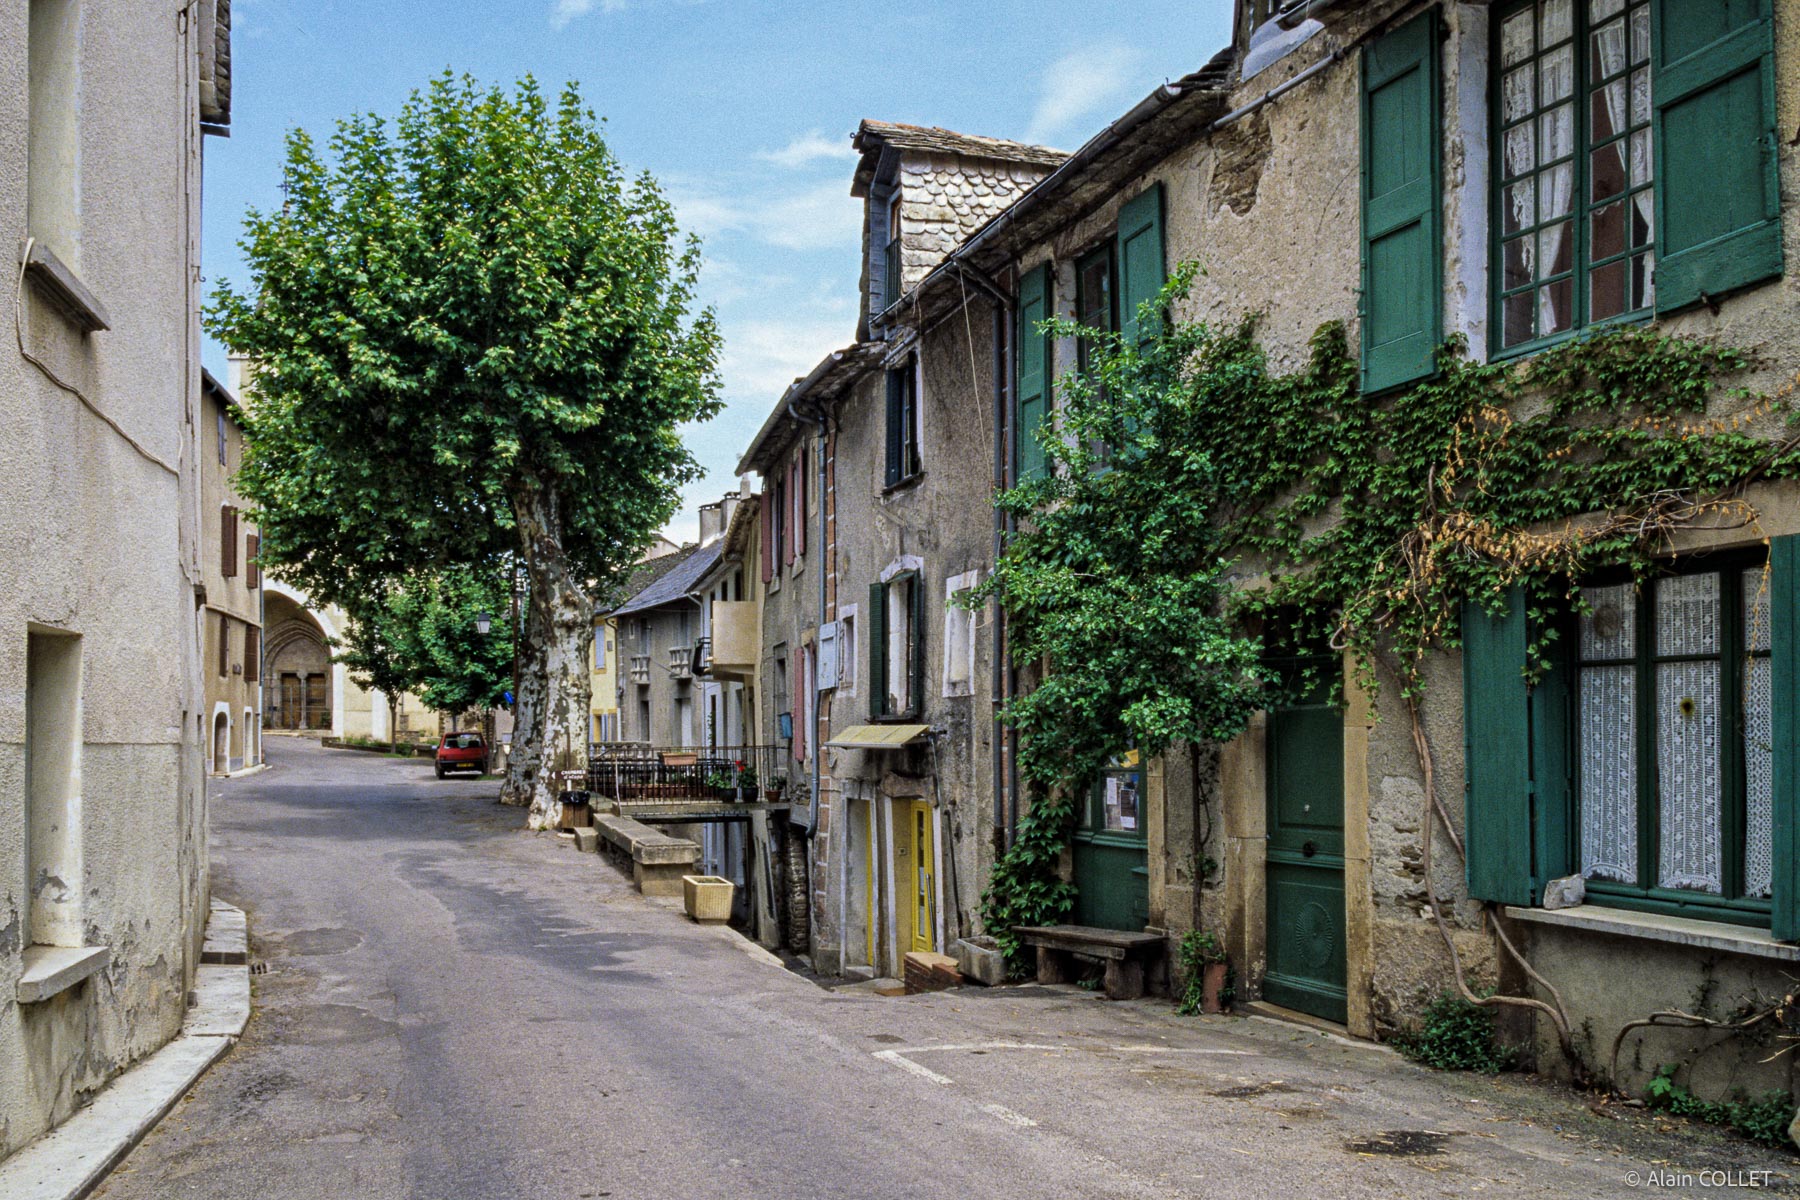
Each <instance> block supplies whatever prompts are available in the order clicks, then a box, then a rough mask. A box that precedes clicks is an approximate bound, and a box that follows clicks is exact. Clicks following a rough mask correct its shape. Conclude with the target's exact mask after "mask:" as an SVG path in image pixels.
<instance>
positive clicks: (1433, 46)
mask: <svg viewBox="0 0 1800 1200" xmlns="http://www.w3.org/2000/svg"><path fill="white" fill-rule="evenodd" d="M1438 95H1439V86H1438V10H1437V9H1435V8H1433V9H1432V10H1431V11H1430V12H1428V13H1426V14H1424V15H1423V16H1421V17H1419V18H1418V19H1417V20H1414V21H1411V22H1409V23H1408V24H1406V25H1403V26H1401V27H1400V28H1399V29H1397V30H1395V31H1394V32H1393V33H1390V34H1388V35H1387V36H1386V37H1384V38H1382V39H1381V40H1380V41H1378V42H1375V43H1374V44H1372V45H1371V46H1369V47H1368V49H1366V50H1365V51H1363V92H1362V222H1363V229H1362V290H1363V295H1362V353H1363V377H1362V385H1363V391H1365V392H1378V391H1381V390H1383V389H1385V388H1390V387H1395V386H1397V385H1399V384H1403V383H1410V382H1411V381H1413V380H1415V379H1421V378H1424V377H1425V376H1427V375H1429V374H1431V372H1432V371H1433V369H1434V364H1435V355H1436V353H1437V348H1438V344H1439V343H1440V342H1442V341H1443V312H1442V304H1443V286H1442V283H1441V282H1440V281H1441V279H1442V276H1443V261H1442V260H1443V233H1442V224H1443V217H1442V214H1441V211H1440V206H1441V204H1442V199H1443V192H1444V187H1443V167H1442V155H1441V142H1442V137H1441V134H1440V121H1439V102H1438Z"/></svg>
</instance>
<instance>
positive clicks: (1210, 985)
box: [1200, 962, 1228, 1013]
mask: <svg viewBox="0 0 1800 1200" xmlns="http://www.w3.org/2000/svg"><path fill="white" fill-rule="evenodd" d="M1227 970H1228V966H1227V964H1225V963H1222V962H1221V963H1207V964H1206V965H1205V966H1204V967H1202V968H1200V1011H1201V1012H1203V1013H1222V1012H1224V1011H1225V1008H1224V1006H1223V1005H1222V1004H1220V1002H1219V994H1220V993H1221V992H1223V991H1224V990H1225V973H1226V971H1227Z"/></svg>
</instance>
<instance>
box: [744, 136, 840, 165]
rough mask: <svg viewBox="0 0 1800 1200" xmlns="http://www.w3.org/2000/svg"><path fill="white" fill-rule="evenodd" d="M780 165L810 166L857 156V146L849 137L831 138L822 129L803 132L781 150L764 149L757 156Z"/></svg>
mask: <svg viewBox="0 0 1800 1200" xmlns="http://www.w3.org/2000/svg"><path fill="white" fill-rule="evenodd" d="M756 157H758V158H760V159H762V160H763V161H764V162H771V163H774V164H775V165H776V166H778V167H809V166H811V165H812V164H814V163H816V162H834V161H838V160H841V159H851V158H855V157H856V149H855V147H853V146H851V145H850V139H849V138H847V137H840V138H829V137H826V136H825V134H824V133H823V132H821V131H820V130H817V129H814V130H811V131H810V132H807V133H803V134H801V135H800V136H799V137H797V138H795V139H794V140H793V141H791V142H789V143H788V144H787V145H785V146H783V147H782V148H781V149H779V150H763V151H760V152H759V153H758V154H757V156H756Z"/></svg>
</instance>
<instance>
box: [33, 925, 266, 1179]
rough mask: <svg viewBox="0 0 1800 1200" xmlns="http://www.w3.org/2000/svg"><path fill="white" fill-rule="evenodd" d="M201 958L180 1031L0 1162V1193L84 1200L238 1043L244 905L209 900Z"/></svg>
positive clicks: (245, 978)
mask: <svg viewBox="0 0 1800 1200" xmlns="http://www.w3.org/2000/svg"><path fill="white" fill-rule="evenodd" d="M214 955H217V956H219V958H214ZM220 959H222V960H223V961H220ZM201 961H202V965H201V966H200V968H199V969H198V970H197V971H196V973H195V978H194V992H193V995H192V1000H193V1003H191V1004H190V1005H189V1006H188V1011H187V1016H186V1018H185V1019H184V1020H183V1021H182V1025H181V1032H180V1033H178V1034H176V1035H175V1038H174V1040H173V1041H171V1042H169V1044H168V1045H166V1046H164V1047H163V1048H162V1049H160V1050H158V1051H156V1053H154V1054H152V1055H150V1056H149V1057H148V1058H145V1059H142V1060H141V1061H139V1062H137V1063H136V1064H134V1065H133V1066H131V1067H130V1068H128V1069H127V1070H125V1071H122V1072H120V1073H119V1074H118V1075H116V1076H115V1077H114V1078H113V1080H112V1081H111V1082H110V1083H108V1084H107V1085H106V1087H105V1088H103V1089H102V1090H101V1091H100V1092H99V1094H98V1095H96V1096H95V1098H94V1100H93V1101H92V1102H91V1103H89V1104H88V1105H87V1106H86V1107H85V1108H81V1109H78V1110H77V1111H76V1112H75V1113H74V1115H72V1116H70V1117H69V1118H68V1120H66V1121H64V1122H63V1123H62V1124H60V1125H58V1126H57V1127H56V1128H54V1129H52V1130H51V1131H50V1132H48V1133H46V1134H45V1135H44V1136H43V1137H40V1138H39V1139H37V1140H36V1141H35V1142H32V1143H31V1144H30V1145H28V1146H26V1147H25V1148H24V1149H23V1150H20V1151H19V1152H18V1153H17V1154H15V1155H13V1156H12V1157H11V1158H9V1159H7V1160H6V1161H5V1162H3V1163H0V1196H5V1197H6V1198H7V1200H81V1198H82V1197H84V1196H86V1195H88V1194H89V1193H90V1192H92V1191H93V1190H94V1188H95V1187H97V1186H98V1185H99V1184H100V1182H101V1181H102V1180H104V1179H105V1178H106V1176H107V1175H108V1174H109V1173H110V1172H111V1171H112V1169H113V1168H114V1167H116V1166H118V1165H119V1163H120V1161H121V1160H123V1159H124V1157H125V1156H126V1155H127V1154H129V1153H131V1151H132V1148H133V1147H135V1146H136V1145H137V1144H138V1143H139V1142H141V1141H143V1140H144V1135H145V1134H147V1133H149V1132H150V1131H151V1130H152V1129H154V1128H156V1124H157V1122H158V1121H161V1120H162V1119H163V1117H165V1116H166V1115H168V1112H169V1110H170V1109H172V1108H174V1107H175V1104H176V1102H177V1101H179V1100H180V1099H181V1098H182V1097H183V1096H185V1095H187V1092H188V1089H189V1088H191V1087H193V1086H194V1084H195V1083H196V1082H198V1081H199V1079H200V1077H201V1076H202V1075H204V1074H205V1073H206V1070H207V1068H208V1067H210V1066H212V1065H213V1064H214V1063H216V1062H218V1061H219V1059H221V1058H223V1057H224V1056H225V1052H226V1051H228V1050H230V1049H231V1047H232V1046H233V1045H234V1044H236V1042H237V1040H238V1038H239V1036H241V1035H242V1034H243V1032H244V1026H245V1025H247V1024H249V1022H250V967H249V955H248V939H247V934H246V930H245V927H244V914H243V912H242V911H241V910H240V909H237V908H234V907H232V906H231V905H229V904H226V903H225V902H224V901H222V900H214V901H213V902H212V910H211V912H210V913H209V914H208V916H207V922H206V951H205V952H204V953H203V954H202V956H201Z"/></svg>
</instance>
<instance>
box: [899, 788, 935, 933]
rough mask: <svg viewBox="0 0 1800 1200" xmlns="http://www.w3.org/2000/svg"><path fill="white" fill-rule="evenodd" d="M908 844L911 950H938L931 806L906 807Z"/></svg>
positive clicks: (915, 802)
mask: <svg viewBox="0 0 1800 1200" xmlns="http://www.w3.org/2000/svg"><path fill="white" fill-rule="evenodd" d="M905 815H906V823H907V839H906V840H907V843H908V848H909V849H910V850H911V852H912V874H911V879H912V889H911V891H912V899H911V902H910V908H911V910H912V920H911V924H912V943H911V945H910V946H909V947H908V949H911V950H920V951H926V952H929V951H932V950H935V949H937V857H936V855H935V853H934V852H933V846H932V830H931V805H929V804H927V803H926V802H925V801H923V800H913V801H910V802H909V803H908V804H907V805H906V807H905Z"/></svg>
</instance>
